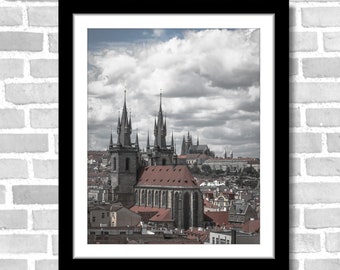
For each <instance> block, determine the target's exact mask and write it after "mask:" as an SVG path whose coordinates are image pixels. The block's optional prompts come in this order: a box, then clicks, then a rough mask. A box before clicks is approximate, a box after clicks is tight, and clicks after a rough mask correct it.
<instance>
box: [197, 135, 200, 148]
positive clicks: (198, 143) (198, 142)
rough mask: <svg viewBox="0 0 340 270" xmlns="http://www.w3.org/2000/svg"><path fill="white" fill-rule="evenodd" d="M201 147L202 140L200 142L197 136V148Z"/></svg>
mask: <svg viewBox="0 0 340 270" xmlns="http://www.w3.org/2000/svg"><path fill="white" fill-rule="evenodd" d="M199 145H200V140H199V137H198V136H197V146H199Z"/></svg>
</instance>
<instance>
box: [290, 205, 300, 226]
mask: <svg viewBox="0 0 340 270" xmlns="http://www.w3.org/2000/svg"><path fill="white" fill-rule="evenodd" d="M299 225H300V209H297V208H291V209H289V227H291V228H293V227H299Z"/></svg>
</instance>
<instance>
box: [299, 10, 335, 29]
mask: <svg viewBox="0 0 340 270" xmlns="http://www.w3.org/2000/svg"><path fill="white" fill-rule="evenodd" d="M302 25H303V26H305V27H327V26H340V8H339V7H315V8H314V7H313V8H302Z"/></svg>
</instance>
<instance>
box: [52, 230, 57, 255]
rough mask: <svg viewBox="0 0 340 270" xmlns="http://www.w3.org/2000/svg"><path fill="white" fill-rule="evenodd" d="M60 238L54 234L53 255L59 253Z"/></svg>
mask: <svg viewBox="0 0 340 270" xmlns="http://www.w3.org/2000/svg"><path fill="white" fill-rule="evenodd" d="M58 249H59V239H58V235H52V253H53V255H58V253H59V251H58Z"/></svg>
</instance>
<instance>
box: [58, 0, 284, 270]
mask: <svg viewBox="0 0 340 270" xmlns="http://www.w3.org/2000/svg"><path fill="white" fill-rule="evenodd" d="M280 2H283V3H276V2H271V1H245V2H244V1H242V4H241V3H240V4H235V3H233V4H232V5H231V6H230V5H229V4H228V5H227V7H228V8H224V7H223V8H222V7H221V6H220V5H218V4H217V1H212V2H211V1H210V2H209V3H204V4H203V3H200V2H195V6H194V7H192V6H191V7H190V8H189V7H187V8H184V7H181V8H177V7H176V5H175V3H171V7H169V5H164V7H160V6H159V5H155V4H151V3H150V4H149V3H140V4H138V5H136V4H134V3H133V4H132V3H122V6H121V7H119V8H116V9H114V10H112V11H111V10H109V9H106V8H104V6H105V5H104V2H103V3H102V4H101V3H100V2H98V3H97V4H96V6H93V4H92V5H91V6H90V5H88V4H83V6H82V7H79V8H76V7H71V6H67V4H66V3H63V2H61V3H60V7H59V20H60V21H59V23H60V29H59V51H60V59H59V65H60V68H59V70H60V72H59V78H60V79H59V84H60V86H59V89H60V91H59V94H60V109H59V110H60V121H59V126H60V131H59V136H60V140H59V141H60V146H59V148H60V150H59V151H60V159H59V162H60V163H59V168H60V176H59V178H60V181H59V194H60V200H59V205H60V210H59V213H60V216H59V224H60V225H59V268H60V269H63V268H66V267H70V266H74V267H79V266H81V265H85V264H86V265H87V266H91V265H92V266H93V267H102V265H103V264H108V263H109V261H110V260H112V259H227V260H228V262H227V263H228V264H229V263H231V264H234V265H235V266H236V265H237V266H246V265H249V266H250V265H251V266H263V267H266V266H271V267H273V266H279V265H280V266H282V265H285V266H286V267H287V268H288V253H289V250H288V247H289V243H288V241H289V240H288V239H289V237H288V228H289V210H288V209H289V208H288V206H289V200H288V199H289V192H288V190H289V189H288V179H289V176H288V174H289V173H288V172H289V165H288V163H289V162H288V160H289V159H288V150H289V144H288V115H289V111H288V69H289V67H288V10H289V8H288V1H287V2H285V1H280ZM87 5H88V6H87ZM100 259H105V260H100ZM108 259H109V260H108Z"/></svg>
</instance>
